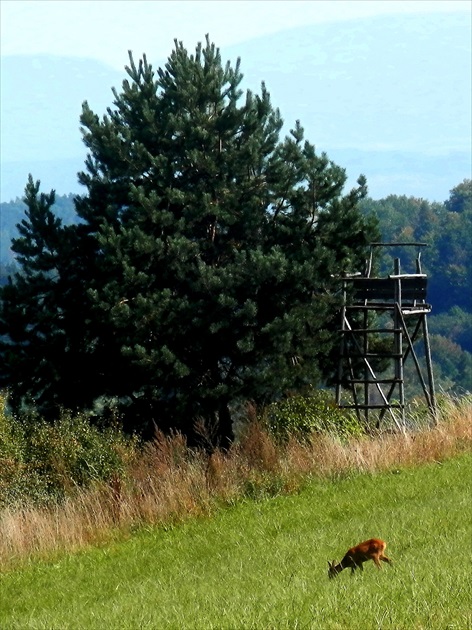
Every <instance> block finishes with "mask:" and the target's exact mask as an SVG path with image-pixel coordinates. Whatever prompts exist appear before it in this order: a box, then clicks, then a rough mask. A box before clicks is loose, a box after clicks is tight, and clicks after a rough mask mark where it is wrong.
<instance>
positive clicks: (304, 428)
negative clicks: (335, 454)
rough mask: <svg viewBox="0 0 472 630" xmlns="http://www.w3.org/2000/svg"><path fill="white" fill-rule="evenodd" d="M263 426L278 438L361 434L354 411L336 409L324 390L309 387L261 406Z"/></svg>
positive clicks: (361, 430)
mask: <svg viewBox="0 0 472 630" xmlns="http://www.w3.org/2000/svg"><path fill="white" fill-rule="evenodd" d="M265 419H266V423H267V427H268V429H269V431H270V433H272V435H274V436H275V437H277V438H278V439H282V440H286V439H288V438H289V437H290V436H294V437H296V438H297V439H309V438H310V436H312V435H313V433H325V434H330V435H334V436H336V437H339V438H341V439H343V440H346V439H348V438H349V437H356V436H361V435H363V434H364V428H363V426H362V424H361V423H360V422H359V420H358V419H357V417H356V415H355V413H354V412H352V411H350V410H346V409H340V408H339V407H338V406H337V405H336V404H335V403H334V401H333V399H332V393H330V392H328V391H326V390H312V391H310V392H309V393H308V394H303V395H302V394H299V395H294V396H290V397H288V398H285V399H284V400H280V401H278V402H275V403H272V404H271V405H269V406H268V407H267V408H266V410H265Z"/></svg>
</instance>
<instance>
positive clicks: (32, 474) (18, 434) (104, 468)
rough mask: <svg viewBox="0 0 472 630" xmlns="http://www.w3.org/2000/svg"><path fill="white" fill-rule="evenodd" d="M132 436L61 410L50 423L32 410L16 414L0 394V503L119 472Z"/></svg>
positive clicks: (39, 496) (37, 498) (131, 450)
mask: <svg viewBox="0 0 472 630" xmlns="http://www.w3.org/2000/svg"><path fill="white" fill-rule="evenodd" d="M136 451H137V443H136V439H133V438H129V437H126V436H125V435H124V434H123V433H122V432H121V431H120V430H119V429H118V428H115V429H111V428H107V429H100V428H98V427H96V426H93V425H91V424H90V423H89V421H88V419H87V417H86V416H83V415H76V416H73V415H71V414H68V413H64V414H63V415H62V416H61V418H60V419H59V420H58V421H57V422H55V423H54V424H51V423H48V422H45V421H44V420H43V419H42V418H40V417H39V416H38V415H36V414H34V413H29V414H28V416H24V417H20V418H18V417H16V416H12V415H10V414H8V413H7V411H6V408H5V397H1V398H0V505H6V504H12V503H18V502H24V501H26V500H33V501H34V502H43V501H46V500H48V499H51V498H59V497H61V496H64V495H65V494H66V493H67V492H70V491H71V490H73V489H74V488H76V487H80V486H86V485H88V484H90V483H92V482H94V481H108V480H110V479H112V478H113V477H114V476H116V475H117V474H118V475H122V474H124V470H125V468H126V464H127V463H128V462H129V460H130V459H131V458H132V457H134V455H135V453H136Z"/></svg>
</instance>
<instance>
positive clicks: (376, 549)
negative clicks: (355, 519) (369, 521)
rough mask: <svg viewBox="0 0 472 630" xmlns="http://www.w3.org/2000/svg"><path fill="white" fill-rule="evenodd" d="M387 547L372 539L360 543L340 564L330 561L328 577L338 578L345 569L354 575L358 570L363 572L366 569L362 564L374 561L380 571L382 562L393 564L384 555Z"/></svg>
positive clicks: (382, 542)
mask: <svg viewBox="0 0 472 630" xmlns="http://www.w3.org/2000/svg"><path fill="white" fill-rule="evenodd" d="M386 546H387V543H385V542H384V541H383V540H379V539H378V538H371V539H370V540H366V541H365V542H362V543H360V544H359V545H357V546H356V547H351V549H349V550H348V551H347V552H346V555H345V556H344V558H343V559H342V560H341V562H340V563H339V564H336V563H335V561H334V560H333V562H329V560H328V565H329V569H328V577H329V578H330V579H332V578H334V577H336V576H337V574H338V573H341V571H342V570H343V569H351V574H352V573H354V571H355V570H356V569H357V568H359V569H360V570H361V571H363V570H364V568H363V566H362V563H363V562H367V560H373V561H374V562H375V564H376V566H377V567H378V568H379V569H380V568H381V564H380V561H381V560H382V562H389V563H391V562H392V561H391V560H390V559H389V558H387V556H385V555H384V551H385V547H386Z"/></svg>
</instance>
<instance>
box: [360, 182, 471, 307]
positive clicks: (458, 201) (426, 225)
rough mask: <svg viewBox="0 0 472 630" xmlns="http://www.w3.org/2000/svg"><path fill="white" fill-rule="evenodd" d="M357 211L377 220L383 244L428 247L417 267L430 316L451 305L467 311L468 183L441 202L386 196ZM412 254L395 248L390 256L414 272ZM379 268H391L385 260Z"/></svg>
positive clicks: (457, 187) (468, 300) (469, 297)
mask: <svg viewBox="0 0 472 630" xmlns="http://www.w3.org/2000/svg"><path fill="white" fill-rule="evenodd" d="M361 208H362V210H363V212H365V213H366V214H369V215H370V214H372V213H374V214H375V215H376V216H377V217H378V219H379V226H380V230H381V233H382V241H383V242H390V243H391V242H425V243H427V244H428V248H427V249H426V251H425V252H424V254H423V256H422V266H423V270H424V271H425V272H426V273H427V274H428V276H429V288H428V296H429V300H430V302H431V303H432V304H433V306H434V312H435V313H445V312H447V311H449V310H450V309H451V308H453V307H459V308H461V309H462V310H465V311H467V312H468V313H470V312H472V241H471V239H470V237H469V235H470V233H471V232H472V180H470V179H465V180H464V181H463V182H462V183H460V184H458V185H457V186H455V187H454V188H453V189H452V190H451V192H450V197H449V199H448V200H447V201H446V202H445V203H444V204H440V203H430V202H428V201H426V200H425V199H417V198H415V197H405V196H398V195H390V196H389V197H386V198H385V199H380V200H377V201H375V200H373V199H366V200H364V201H363V202H362V203H361ZM415 254H416V252H415V251H414V248H409V251H408V252H405V251H404V250H403V251H402V250H401V249H397V250H393V251H392V252H391V257H394V256H395V257H396V256H398V257H400V258H402V260H403V262H402V267H403V268H404V269H405V270H406V269H408V270H410V271H411V270H413V271H414V266H413V257H414V256H415ZM383 267H384V271H385V270H391V269H392V261H391V258H389V259H387V257H385V258H384V260H383ZM389 272H390V273H391V271H389Z"/></svg>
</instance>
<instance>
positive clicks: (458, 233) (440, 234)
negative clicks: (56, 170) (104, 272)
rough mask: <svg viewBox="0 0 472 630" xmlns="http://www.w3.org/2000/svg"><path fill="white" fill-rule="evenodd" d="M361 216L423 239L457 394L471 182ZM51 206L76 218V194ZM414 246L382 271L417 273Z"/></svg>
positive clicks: (468, 272) (461, 378)
mask: <svg viewBox="0 0 472 630" xmlns="http://www.w3.org/2000/svg"><path fill="white" fill-rule="evenodd" d="M25 208H26V206H25V204H24V203H23V201H22V200H21V199H18V198H17V199H16V200H15V201H10V202H8V203H2V204H0V285H3V284H5V283H6V282H7V281H8V276H9V275H12V274H14V273H15V260H14V257H13V254H12V252H11V250H10V246H11V241H12V239H14V238H15V237H16V236H17V228H16V226H17V224H18V223H20V222H21V221H22V219H23V216H24V211H25ZM361 208H362V211H363V212H364V213H365V214H374V215H376V216H377V218H378V220H379V227H380V231H381V235H382V242H385V243H387V242H388V243H395V242H423V243H426V244H427V245H428V246H427V247H426V248H424V249H423V250H422V257H421V261H422V268H423V271H424V272H425V273H427V274H428V277H429V285H428V302H429V303H430V304H432V307H433V310H432V315H431V316H430V317H429V330H430V335H431V347H432V354H433V362H434V367H435V380H436V384H437V385H438V386H439V388H440V389H442V390H444V391H448V392H457V393H461V392H463V391H464V390H467V391H470V390H471V389H472V241H471V238H470V235H471V234H472V181H471V180H469V179H466V180H464V181H463V182H462V183H460V184H458V185H457V186H456V187H455V188H453V189H452V190H451V193H450V197H449V199H448V200H447V201H445V202H444V203H438V202H429V201H427V200H425V199H418V198H415V197H407V196H398V195H390V196H388V197H386V198H384V199H379V200H374V199H370V198H368V199H365V200H364V201H362V202H361ZM55 210H56V214H57V216H58V217H59V218H60V219H61V220H62V221H63V223H65V224H70V223H74V222H75V221H76V220H77V216H76V214H75V207H74V195H72V194H70V195H64V196H60V195H58V196H57V197H56V204H55ZM415 256H416V251H415V248H409V249H408V250H406V249H403V250H401V249H398V250H396V249H395V248H390V249H388V250H385V255H384V257H383V259H382V261H381V266H382V271H381V273H382V274H383V273H392V268H391V265H392V258H393V257H399V258H400V259H401V265H402V271H404V272H406V273H408V272H413V271H415V269H414V258H415Z"/></svg>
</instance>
